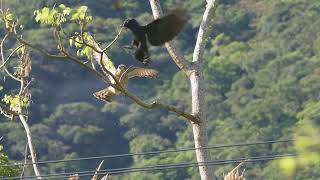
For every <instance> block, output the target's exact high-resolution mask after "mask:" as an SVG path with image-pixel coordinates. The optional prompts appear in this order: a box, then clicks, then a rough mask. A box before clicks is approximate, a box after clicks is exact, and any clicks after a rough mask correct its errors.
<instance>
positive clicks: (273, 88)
mask: <svg viewBox="0 0 320 180" xmlns="http://www.w3.org/2000/svg"><path fill="white" fill-rule="evenodd" d="M120 2H121V3H120V7H119V8H116V7H115V6H113V5H112V1H111V0H95V1H85V0H47V1H39V0H27V1H26V0H5V1H4V5H5V6H6V7H9V8H10V9H12V10H13V11H14V12H15V13H16V14H17V15H18V16H19V17H20V19H19V20H20V22H21V23H22V24H24V35H25V38H27V39H28V40H29V41H31V42H33V43H34V44H37V45H39V46H42V47H45V48H46V49H48V50H51V51H52V52H54V49H56V47H55V43H54V42H53V40H52V32H51V31H50V29H49V28H48V27H45V26H40V25H38V24H37V23H35V21H34V20H33V19H34V14H33V12H34V10H36V9H40V8H42V7H44V6H49V7H53V6H54V5H57V4H60V3H64V4H66V5H68V6H71V7H75V6H80V5H86V6H88V7H89V9H90V13H91V14H92V15H93V19H94V21H93V23H92V24H90V31H91V32H92V33H93V34H95V37H96V38H97V40H98V41H100V42H106V43H108V42H110V41H111V40H112V39H113V38H114V36H115V35H116V33H117V31H118V29H119V27H120V25H121V24H122V22H123V21H124V20H125V19H127V18H130V17H136V18H138V19H139V20H141V21H145V22H148V21H150V20H151V19H152V16H151V10H150V7H149V3H148V1H129V0H122V1H120ZM162 5H163V7H164V11H165V12H168V11H170V9H173V8H174V7H176V6H178V5H183V6H185V7H186V9H187V11H188V12H189V13H190V17H192V18H191V19H190V21H189V22H188V25H187V27H186V28H185V29H184V31H183V33H181V34H180V35H179V37H177V39H178V42H179V44H178V46H179V47H180V49H181V51H182V52H183V53H184V54H185V57H186V58H187V59H189V60H191V57H192V50H193V47H194V44H195V38H196V35H197V30H198V26H199V22H200V20H201V17H202V13H203V11H204V8H205V1H199V0H180V1H174V0H163V1H162ZM319 17H320V3H319V1H310V0H294V1H293V0H291V1H289V0H287V1H279V0H239V1H237V0H221V1H220V2H219V6H218V9H217V11H216V15H215V19H214V23H213V30H212V32H210V36H209V37H210V38H208V45H207V49H206V52H205V63H206V65H205V72H204V76H205V80H206V96H207V97H206V100H207V101H206V102H205V104H206V108H207V114H206V115H207V117H208V126H209V127H208V128H209V131H208V133H209V145H210V146H213V145H217V144H225V143H239V142H251V141H261V140H279V139H291V138H293V137H297V136H298V135H299V133H300V134H304V133H305V132H306V131H311V130H310V128H313V130H314V131H312V132H314V133H315V134H313V135H314V137H319V136H318V135H319V128H320V127H319V126H320V122H319V119H320V118H319V117H320V107H319V99H320V96H319V90H320V61H319V57H320V36H319V35H320V18H319ZM68 28H76V27H72V26H70V27H68ZM0 34H1V35H3V33H2V31H0ZM130 38H131V37H130V36H129V31H128V30H125V32H124V34H123V36H122V37H121V39H120V40H119V41H118V42H117V43H116V45H115V46H114V47H113V49H112V50H111V51H110V57H111V58H112V59H113V60H114V62H115V64H120V63H126V64H135V65H141V64H138V62H137V61H135V60H134V59H133V57H132V56H131V55H130V53H128V52H126V51H125V50H123V49H122V48H121V46H122V45H124V44H127V43H129V42H130ZM14 43H15V42H14V40H12V42H11V44H14ZM32 57H33V58H32V59H33V70H32V77H33V78H34V81H33V82H32V85H31V88H32V99H33V103H32V105H31V107H30V108H29V109H30V112H29V115H30V117H29V120H28V123H29V124H30V125H31V130H32V133H33V138H34V144H35V146H36V150H37V157H38V158H39V160H52V159H68V158H77V157H87V156H99V155H106V154H120V153H129V152H133V153H134V152H142V151H153V150H164V149H169V148H183V147H192V146H193V139H192V130H191V127H190V125H189V123H188V122H187V121H185V120H183V119H182V118H179V117H177V116H175V115H174V114H171V113H167V112H164V111H161V110H145V109H142V108H140V107H139V106H137V105H134V104H132V102H131V101H130V100H128V99H127V98H124V97H123V96H120V97H118V98H116V100H115V101H114V102H113V103H110V104H104V103H103V102H101V101H98V100H96V99H95V98H94V97H93V96H92V93H93V92H95V91H97V90H99V89H101V88H103V86H104V85H103V83H102V82H100V81H99V80H98V79H97V78H96V77H94V76H93V75H92V74H90V73H89V72H87V71H85V70H83V69H81V67H79V66H77V65H75V64H71V63H64V62H60V61H54V60H51V59H45V58H43V57H42V56H41V55H39V54H36V53H33V54H32ZM151 58H152V60H153V61H152V63H151V64H150V66H151V67H153V68H156V69H158V70H159V71H161V76H160V77H159V78H158V79H153V80H146V79H135V80H133V81H131V84H130V90H131V91H133V92H135V93H137V94H138V95H139V96H141V97H142V98H144V99H146V100H148V99H153V98H159V99H161V100H163V101H165V102H168V103H170V104H174V105H177V106H179V107H181V108H184V109H185V110H190V89H189V84H188V83H189V82H188V80H187V79H186V77H184V75H182V73H180V72H179V71H178V68H177V67H176V66H175V64H174V63H173V62H172V60H171V59H170V57H169V56H168V54H167V52H166V51H165V49H164V48H151ZM0 83H1V85H2V86H4V90H3V91H0V95H1V96H2V95H3V93H4V92H5V93H10V92H15V91H17V89H16V86H15V85H16V84H15V83H13V82H11V81H10V80H8V79H7V80H6V81H3V78H1V80H0ZM308 123H309V124H310V123H311V124H312V125H311V126H307V127H306V126H304V125H305V124H308ZM314 128H315V129H314ZM317 133H318V134H317ZM0 136H4V138H3V140H2V141H1V142H0V143H1V144H2V145H4V147H5V149H4V151H5V153H6V154H8V155H9V157H10V158H11V159H12V160H22V159H23V158H24V148H25V143H26V137H25V133H24V131H23V128H22V125H21V124H20V123H19V121H10V120H8V119H6V118H5V117H2V116H1V117H0ZM316 150H319V148H318V149H316ZM295 151H296V148H295V147H294V146H291V145H290V144H274V145H257V146H247V147H237V148H225V149H217V150H212V151H210V153H211V156H212V159H232V158H239V157H248V156H262V155H270V154H278V153H290V152H295ZM318 152H319V151H318ZM193 161H195V155H194V153H193V152H184V153H178V154H163V155H154V156H140V157H133V158H117V159H110V160H109V159H108V160H107V161H106V163H105V166H104V167H103V168H116V167H129V166H144V165H156V164H167V163H181V162H193ZM98 164H99V161H98V160H92V161H83V162H82V161H81V162H69V163H58V164H49V165H41V169H42V172H43V173H60V172H64V171H65V172H70V171H81V170H92V169H94V168H95V167H96V166H97V165H98ZM231 167H232V165H229V166H215V175H216V176H217V177H222V175H223V173H224V172H227V171H228V170H230V168H231ZM29 171H31V167H30V168H29ZM285 175H286V173H283V172H282V171H281V170H280V169H279V166H278V163H277V161H272V162H257V163H248V164H246V177H248V179H285V177H284V176H285ZM319 176H320V165H319V164H318V165H314V164H313V165H309V166H303V167H300V168H298V169H297V170H296V174H295V177H296V179H315V177H319ZM124 178H125V179H168V180H169V179H172V180H177V179H199V177H198V173H197V168H189V169H180V170H166V171H157V172H153V173H131V174H124V175H122V176H114V178H112V179H124Z"/></svg>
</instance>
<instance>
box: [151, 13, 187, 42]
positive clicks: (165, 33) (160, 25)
mask: <svg viewBox="0 0 320 180" xmlns="http://www.w3.org/2000/svg"><path fill="white" fill-rule="evenodd" d="M186 22H187V15H186V13H185V11H184V10H181V9H175V10H173V11H172V12H171V13H170V14H168V15H166V16H163V17H161V18H160V19H156V20H154V21H152V22H151V23H149V24H148V25H146V27H145V30H146V33H147V37H148V40H149V42H150V44H152V45H154V46H159V45H162V44H164V43H165V42H168V41H170V40H172V39H173V38H174V37H175V36H176V35H177V34H178V33H179V32H180V31H181V30H182V28H183V26H184V25H185V24H186Z"/></svg>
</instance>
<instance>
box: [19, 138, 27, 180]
mask: <svg viewBox="0 0 320 180" xmlns="http://www.w3.org/2000/svg"><path fill="white" fill-rule="evenodd" d="M27 157H28V143H27V144H26V147H25V148H24V164H23V166H22V171H21V175H20V179H21V180H23V179H24V170H25V167H26V163H27Z"/></svg>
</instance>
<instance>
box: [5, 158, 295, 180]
mask: <svg viewBox="0 0 320 180" xmlns="http://www.w3.org/2000/svg"><path fill="white" fill-rule="evenodd" d="M292 156H296V154H276V155H267V156H255V157H246V158H245V157H243V158H238V159H229V160H212V161H204V162H191V163H190V162H185V163H178V164H162V165H155V166H144V167H130V168H114V169H105V170H99V171H98V172H96V171H79V172H67V173H57V174H47V175H42V176H41V177H42V178H45V179H61V178H67V177H69V176H70V175H75V174H76V175H77V177H83V176H93V175H94V174H97V175H105V174H109V175H111V174H123V173H133V172H144V171H156V170H168V169H180V168H187V167H198V166H213V165H225V164H233V163H239V162H258V161H268V160H275V159H279V158H284V157H292ZM24 178H25V179H28V178H37V176H25V177H24ZM13 179H20V177H10V178H2V179H1V180H13Z"/></svg>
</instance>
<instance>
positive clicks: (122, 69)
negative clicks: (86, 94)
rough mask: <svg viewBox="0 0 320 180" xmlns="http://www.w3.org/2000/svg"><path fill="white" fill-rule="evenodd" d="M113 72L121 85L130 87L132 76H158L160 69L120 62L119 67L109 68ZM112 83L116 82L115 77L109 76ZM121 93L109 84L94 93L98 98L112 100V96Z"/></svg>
mask: <svg viewBox="0 0 320 180" xmlns="http://www.w3.org/2000/svg"><path fill="white" fill-rule="evenodd" d="M109 70H110V72H111V73H112V74H114V76H115V77H116V78H117V79H118V81H119V82H120V84H121V86H122V87H124V88H127V87H128V81H129V79H130V78H132V77H135V76H138V77H150V78H152V77H156V76H158V75H159V71H157V70H154V69H149V68H140V67H129V68H127V67H126V66H125V65H124V64H120V65H119V66H118V68H117V69H115V68H114V69H109ZM109 79H110V81H111V83H113V84H115V81H114V79H113V78H111V77H109ZM119 93H120V91H118V90H116V89H115V88H114V87H112V86H109V87H107V88H105V89H102V90H100V91H98V92H95V93H94V94H93V96H94V97H96V98H97V99H100V100H103V101H106V102H111V100H112V97H113V96H116V95H118V94H119Z"/></svg>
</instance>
